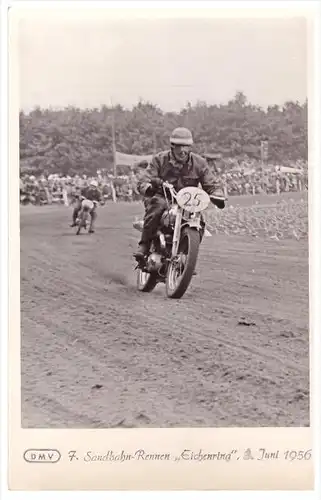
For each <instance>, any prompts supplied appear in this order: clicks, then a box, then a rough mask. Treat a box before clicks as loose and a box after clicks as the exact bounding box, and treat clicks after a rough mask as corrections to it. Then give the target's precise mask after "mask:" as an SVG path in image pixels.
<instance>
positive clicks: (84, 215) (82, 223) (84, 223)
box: [76, 210, 88, 235]
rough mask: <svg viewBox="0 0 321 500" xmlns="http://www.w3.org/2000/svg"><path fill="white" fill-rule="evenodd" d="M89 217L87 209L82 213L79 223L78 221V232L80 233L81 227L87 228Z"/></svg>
mask: <svg viewBox="0 0 321 500" xmlns="http://www.w3.org/2000/svg"><path fill="white" fill-rule="evenodd" d="M87 217H88V212H86V211H85V210H84V211H83V212H82V214H80V217H79V223H78V228H77V232H76V234H77V235H78V234H80V231H81V228H82V227H83V228H84V229H86V228H87Z"/></svg>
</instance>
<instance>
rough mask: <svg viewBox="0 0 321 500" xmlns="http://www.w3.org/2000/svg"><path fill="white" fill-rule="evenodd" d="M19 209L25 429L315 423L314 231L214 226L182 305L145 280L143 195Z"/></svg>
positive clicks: (202, 249)
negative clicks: (87, 221) (284, 233)
mask: <svg viewBox="0 0 321 500" xmlns="http://www.w3.org/2000/svg"><path fill="white" fill-rule="evenodd" d="M70 210H71V209H66V208H62V207H44V208H36V207H23V208H22V210H21V229H20V230H21V376H22V380H21V384H22V426H23V427H37V428H40V427H43V428H44V427H56V428H58V427H61V428H68V427H69V428H76V427H78V428H80V427H83V428H84V427H85V428H89V427H90V428H95V427H173V426H177V427H183V426H198V427H202V426H211V427H228V426H235V427H238V426H242V427H253V426H274V427H275V426H308V425H309V333H308V243H307V241H305V240H304V241H302V240H301V241H293V240H289V241H278V242H276V241H273V240H265V241H263V240H257V239H256V240H253V239H250V238H246V237H232V236H230V237H229V236H218V235H217V236H215V237H212V238H206V239H205V240H204V242H203V244H202V246H201V250H200V256H199V263H198V268H197V271H198V275H197V276H196V277H194V279H193V281H192V284H191V286H190V288H189V290H188V291H187V293H186V294H185V296H184V297H183V298H182V299H181V300H178V301H175V300H170V299H167V298H166V297H165V293H164V286H163V285H158V287H157V288H156V289H155V290H154V291H153V292H152V293H150V294H144V293H140V292H138V291H137V290H136V277H135V273H134V270H133V268H134V262H133V260H132V253H133V251H134V248H135V247H136V244H137V239H138V237H139V233H137V232H136V231H135V230H134V229H133V228H132V220H133V217H134V216H135V215H139V214H141V213H142V208H141V205H140V204H131V205H129V204H126V203H119V204H116V205H113V204H110V205H108V206H106V207H104V208H101V209H100V210H99V218H98V221H97V232H96V233H95V234H93V235H89V234H82V235H80V236H76V235H75V234H74V232H73V230H72V229H70V228H68V224H69V223H70V215H71V211H70Z"/></svg>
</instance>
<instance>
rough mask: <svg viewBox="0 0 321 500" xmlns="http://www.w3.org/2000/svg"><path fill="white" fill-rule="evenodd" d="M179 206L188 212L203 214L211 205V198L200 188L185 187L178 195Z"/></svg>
mask: <svg viewBox="0 0 321 500" xmlns="http://www.w3.org/2000/svg"><path fill="white" fill-rule="evenodd" d="M176 200H177V204H178V205H179V206H180V207H181V208H183V210H186V211H188V212H193V213H195V212H202V211H203V210H205V209H206V208H207V207H208V205H209V203H210V197H209V195H208V194H207V193H205V191H203V189H200V188H198V187H192V186H189V187H185V188H183V189H181V190H180V191H179V192H178V193H177V197H176Z"/></svg>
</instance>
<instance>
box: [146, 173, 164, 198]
mask: <svg viewBox="0 0 321 500" xmlns="http://www.w3.org/2000/svg"><path fill="white" fill-rule="evenodd" d="M162 185H163V181H162V179H159V178H158V177H155V178H153V179H151V181H150V185H149V186H148V188H147V189H146V191H145V194H146V196H153V195H154V194H155V193H157V192H158V191H159V190H160V188H161V187H162Z"/></svg>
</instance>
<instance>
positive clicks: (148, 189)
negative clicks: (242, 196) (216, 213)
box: [134, 127, 226, 261]
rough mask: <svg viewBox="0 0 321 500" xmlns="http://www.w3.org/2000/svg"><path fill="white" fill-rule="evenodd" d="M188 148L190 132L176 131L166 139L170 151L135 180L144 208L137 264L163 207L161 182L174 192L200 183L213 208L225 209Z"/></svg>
mask: <svg viewBox="0 0 321 500" xmlns="http://www.w3.org/2000/svg"><path fill="white" fill-rule="evenodd" d="M192 145H193V136H192V133H191V132H190V130H188V129H187V128H183V127H179V128H176V129H175V130H173V132H172V135H171V137H170V150H168V151H162V152H160V153H157V154H156V155H155V156H154V157H153V159H152V161H151V163H150V164H149V166H148V167H147V168H146V169H145V170H143V171H142V173H141V174H140V175H139V177H138V183H137V188H138V191H139V193H140V194H141V195H142V196H143V197H144V204H145V217H144V226H143V232H142V236H141V240H140V242H139V246H138V250H137V252H136V253H135V254H134V257H135V258H136V260H138V261H140V260H141V259H142V258H144V256H145V255H146V254H147V253H148V252H149V249H150V244H151V241H152V240H153V238H154V237H155V235H156V232H157V229H158V226H159V223H160V220H161V216H162V214H163V212H164V211H165V210H166V207H167V204H166V200H165V198H164V194H163V190H162V187H161V186H162V182H163V181H167V182H169V183H170V184H172V185H173V186H174V188H175V189H176V191H179V190H180V189H182V188H183V187H187V186H198V184H199V183H200V184H201V186H202V188H203V189H204V191H206V192H207V193H208V194H209V196H210V198H211V201H212V203H213V204H214V205H216V206H217V207H218V208H220V209H223V208H224V207H225V201H226V199H225V196H224V193H223V191H222V190H221V189H220V188H219V187H218V185H217V180H216V178H215V175H214V173H212V171H211V170H210V168H209V166H208V165H207V162H206V160H205V159H204V158H202V157H201V156H199V155H197V154H195V153H192V152H191V146H192Z"/></svg>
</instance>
